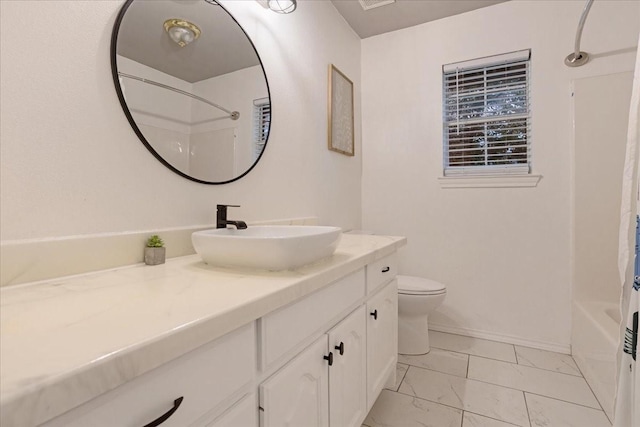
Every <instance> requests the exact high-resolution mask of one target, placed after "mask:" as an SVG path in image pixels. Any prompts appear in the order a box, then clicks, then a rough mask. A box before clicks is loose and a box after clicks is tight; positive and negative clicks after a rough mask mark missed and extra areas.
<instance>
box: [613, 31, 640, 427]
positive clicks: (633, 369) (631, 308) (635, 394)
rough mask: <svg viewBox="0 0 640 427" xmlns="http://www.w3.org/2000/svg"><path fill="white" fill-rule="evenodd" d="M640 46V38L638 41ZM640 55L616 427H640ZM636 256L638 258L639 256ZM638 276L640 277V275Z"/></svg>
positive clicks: (623, 236) (625, 221)
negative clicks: (639, 248) (639, 230)
mask: <svg viewBox="0 0 640 427" xmlns="http://www.w3.org/2000/svg"><path fill="white" fill-rule="evenodd" d="M638 43H639V45H640V38H639V39H638ZM639 122H640V54H639V53H638V52H637V53H636V68H635V72H634V77H633V92H632V95H631V106H630V110H629V131H628V133H627V152H626V158H625V165H624V175H623V187H622V206H621V217H620V247H619V252H618V254H619V255H618V268H619V271H620V280H621V283H622V297H621V303H620V309H621V312H622V325H621V342H620V345H619V349H618V361H619V364H618V366H619V375H618V387H617V393H616V405H615V415H614V418H615V420H614V427H640V372H639V370H640V363H636V350H637V333H638V309H639V308H640V290H639V287H640V277H639V276H635V275H634V264H635V263H634V248H636V245H637V244H640V242H636V237H637V234H636V232H635V230H636V218H637V216H638V207H639V206H640V203H638V198H639V194H640V193H639V190H638V182H639V177H638V158H639V154H640V153H639V150H640V147H639V144H640V123H639ZM636 256H637V254H636ZM635 274H638V275H640V272H639V271H636V272H635Z"/></svg>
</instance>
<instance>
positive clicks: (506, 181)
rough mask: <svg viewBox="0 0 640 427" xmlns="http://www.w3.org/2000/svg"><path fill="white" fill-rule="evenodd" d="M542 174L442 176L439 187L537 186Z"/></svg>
mask: <svg viewBox="0 0 640 427" xmlns="http://www.w3.org/2000/svg"><path fill="white" fill-rule="evenodd" d="M541 179H542V175H486V176H443V177H440V178H438V182H439V183H440V188H517V187H537V186H538V182H540V180H541Z"/></svg>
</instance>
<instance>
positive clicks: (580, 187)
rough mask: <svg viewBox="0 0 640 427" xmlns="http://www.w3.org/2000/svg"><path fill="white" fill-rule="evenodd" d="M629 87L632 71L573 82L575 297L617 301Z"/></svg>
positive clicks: (582, 299) (631, 82)
mask: <svg viewBox="0 0 640 427" xmlns="http://www.w3.org/2000/svg"><path fill="white" fill-rule="evenodd" d="M632 87H633V73H632V72H627V73H618V74H609V75H606V76H596V77H589V78H585V79H579V80H576V81H575V82H574V91H573V92H574V96H573V99H574V117H575V144H574V150H573V151H574V159H575V167H574V169H573V171H574V190H573V194H574V208H573V211H574V245H573V246H574V248H573V253H574V264H573V269H574V273H573V278H574V286H573V296H574V300H579V301H601V302H602V301H606V302H610V303H613V304H615V305H618V303H619V302H620V290H621V289H620V274H619V272H618V246H619V233H620V203H622V170H623V168H624V157H625V152H626V147H627V144H626V143H627V133H628V128H629V105H631V89H632Z"/></svg>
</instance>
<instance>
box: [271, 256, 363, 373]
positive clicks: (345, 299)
mask: <svg viewBox="0 0 640 427" xmlns="http://www.w3.org/2000/svg"><path fill="white" fill-rule="evenodd" d="M364 295H365V278H364V268H362V269H360V270H358V271H357V272H355V273H353V274H350V275H349V276H346V277H344V278H342V279H340V280H338V281H337V282H335V283H333V284H332V285H329V286H327V287H326V288H323V289H321V290H319V291H317V292H314V293H313V294H311V295H309V296H307V297H305V298H303V299H302V300H300V301H298V302H295V303H293V304H290V305H288V306H286V307H283V308H281V309H280V310H278V311H275V312H273V313H270V314H268V315H266V316H264V317H263V318H262V319H261V336H262V346H261V350H262V354H261V357H262V367H263V369H265V368H268V367H271V366H273V364H274V363H275V362H277V361H278V360H281V358H284V357H285V356H286V355H287V354H289V353H290V352H291V350H293V349H294V348H295V347H296V346H298V345H299V344H301V343H302V342H303V341H305V340H308V339H309V338H311V337H312V336H313V335H314V334H315V333H320V332H325V331H326V330H327V329H329V327H330V326H331V325H328V323H329V322H330V321H331V320H332V319H336V317H337V316H338V315H339V314H341V313H344V312H345V311H347V310H348V309H350V308H351V307H353V305H354V304H356V303H357V302H358V301H360V300H361V299H362V298H363V297H364Z"/></svg>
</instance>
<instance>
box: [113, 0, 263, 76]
mask: <svg viewBox="0 0 640 427" xmlns="http://www.w3.org/2000/svg"><path fill="white" fill-rule="evenodd" d="M169 18H180V19H185V20H187V21H190V22H192V23H194V24H196V25H197V26H198V27H199V28H200V30H201V31H202V33H201V35H200V37H199V38H198V39H197V40H195V41H194V42H192V43H191V44H189V45H187V46H185V47H180V46H178V45H177V44H176V43H174V42H173V41H171V40H170V39H169V37H168V36H167V34H166V33H165V30H164V27H163V23H164V21H165V20H167V19H169ZM117 53H118V54H119V55H122V56H124V57H126V58H129V59H132V60H134V61H137V62H139V63H141V64H144V65H147V66H149V67H151V68H155V69H156V70H160V71H162V72H163V73H166V74H169V75H172V76H174V77H178V78H180V79H182V80H185V81H187V82H190V83H195V82H198V81H200V80H205V79H208V78H211V77H215V76H219V75H222V74H227V73H231V72H233V71H237V70H240V69H243V68H247V67H251V66H255V65H258V64H260V62H259V60H258V56H257V55H256V52H255V50H254V48H253V45H252V44H251V42H250V41H249V39H248V38H247V36H246V35H245V33H244V32H243V31H242V29H240V27H239V26H238V24H236V22H235V21H234V20H233V19H232V18H231V16H230V15H229V14H228V13H227V12H226V11H225V10H223V9H222V8H220V6H217V5H215V4H211V3H207V2H206V1H202V0H179V1H177V0H153V1H137V2H133V3H131V6H130V7H129V9H127V12H126V14H125V15H124V18H123V19H122V23H121V25H120V31H119V32H118V45H117Z"/></svg>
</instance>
